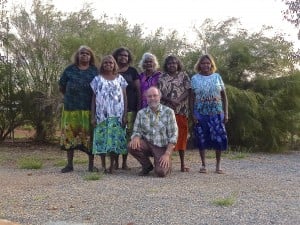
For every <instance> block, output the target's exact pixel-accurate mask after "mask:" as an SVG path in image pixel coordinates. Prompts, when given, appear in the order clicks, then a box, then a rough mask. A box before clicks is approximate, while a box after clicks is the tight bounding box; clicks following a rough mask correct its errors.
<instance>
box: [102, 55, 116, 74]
mask: <svg viewBox="0 0 300 225" xmlns="http://www.w3.org/2000/svg"><path fill="white" fill-rule="evenodd" d="M102 66H103V70H104V71H107V72H112V71H113V70H114V68H115V64H114V61H113V60H112V59H111V58H106V59H104V60H103V63H102Z"/></svg>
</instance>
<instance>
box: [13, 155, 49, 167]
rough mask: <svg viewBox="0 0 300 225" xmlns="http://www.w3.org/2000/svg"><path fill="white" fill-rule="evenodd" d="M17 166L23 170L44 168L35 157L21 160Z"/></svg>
mask: <svg viewBox="0 0 300 225" xmlns="http://www.w3.org/2000/svg"><path fill="white" fill-rule="evenodd" d="M17 164H18V166H19V168H21V169H41V168H42V166H43V162H42V161H41V160H40V159H38V158H35V157H25V158H21V159H19V160H18V162H17Z"/></svg>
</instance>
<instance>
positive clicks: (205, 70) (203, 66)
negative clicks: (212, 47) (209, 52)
mask: <svg viewBox="0 0 300 225" xmlns="http://www.w3.org/2000/svg"><path fill="white" fill-rule="evenodd" d="M200 70H201V73H202V74H205V75H210V74H211V62H210V60H209V59H208V58H204V59H203V60H202V61H201V62H200Z"/></svg>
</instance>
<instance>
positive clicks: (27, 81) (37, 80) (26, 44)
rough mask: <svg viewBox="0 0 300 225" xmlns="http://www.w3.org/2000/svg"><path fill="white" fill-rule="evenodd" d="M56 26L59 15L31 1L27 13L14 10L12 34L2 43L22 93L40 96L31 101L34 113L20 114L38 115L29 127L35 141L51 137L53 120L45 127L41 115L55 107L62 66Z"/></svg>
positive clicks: (24, 10) (59, 18)
mask: <svg viewBox="0 0 300 225" xmlns="http://www.w3.org/2000/svg"><path fill="white" fill-rule="evenodd" d="M60 23H61V14H60V13H57V12H55V11H54V7H53V5H42V3H41V1H40V0H34V1H33V5H32V8H31V13H28V12H27V11H26V9H25V7H22V6H19V8H18V9H17V8H15V11H14V14H13V15H12V16H11V24H12V26H13V28H14V32H12V33H11V34H10V36H9V40H8V42H7V44H6V47H7V48H8V49H9V52H10V55H11V57H12V58H13V59H14V60H15V61H16V64H17V65H18V66H17V68H18V70H17V71H16V73H18V74H22V75H24V77H23V78H24V79H23V80H22V82H21V85H22V89H23V90H24V91H25V92H26V94H30V93H35V92H37V93H41V95H42V96H43V98H42V99H41V98H33V99H31V100H32V101H33V102H36V103H37V104H38V105H39V108H36V110H37V111H36V112H35V113H31V112H28V114H27V115H24V117H25V118H26V117H27V118H31V116H32V114H36V115H39V117H35V118H39V119H40V120H39V121H38V120H34V121H33V125H34V127H35V128H36V140H40V141H41V140H46V139H47V136H51V135H52V134H53V132H52V130H53V128H52V127H51V126H55V123H54V121H55V117H53V123H51V122H50V123H48V124H46V123H45V121H43V120H44V119H45V120H47V119H46V118H44V117H43V116H42V115H45V113H44V112H45V111H47V110H49V109H50V108H51V109H52V110H54V108H55V107H53V106H54V105H53V104H56V102H57V95H58V87H57V86H58V85H57V80H58V74H59V73H60V72H61V70H62V66H63V65H64V64H65V63H64V60H63V58H62V54H60V52H61V51H62V50H61V47H60V42H59V41H58V40H59V37H60V36H59V35H60V34H61V32H62V28H61V26H60ZM32 96H36V95H32ZM24 113H26V110H25V111H24ZM50 114H52V113H50Z"/></svg>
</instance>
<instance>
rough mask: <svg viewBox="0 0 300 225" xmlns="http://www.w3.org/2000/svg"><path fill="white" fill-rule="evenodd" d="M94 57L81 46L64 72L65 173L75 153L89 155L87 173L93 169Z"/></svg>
mask: <svg viewBox="0 0 300 225" xmlns="http://www.w3.org/2000/svg"><path fill="white" fill-rule="evenodd" d="M97 73H98V72H97V67H96V65H95V55H94V53H93V51H92V50H91V48H89V47H88V46H81V47H80V48H79V49H78V50H77V51H76V52H75V54H74V55H73V62H72V64H71V65H69V66H68V67H67V68H66V69H65V70H64V71H63V73H62V75H61V77H60V80H59V88H60V92H61V93H62V94H63V95H64V107H63V112H62V117H61V143H60V145H61V148H62V149H63V150H66V151H67V160H68V162H67V165H66V166H65V167H64V168H63V169H62V170H61V172H62V173H67V172H71V171H73V157H74V150H75V149H78V150H81V151H83V152H85V153H87V154H88V156H89V166H88V170H89V171H93V170H94V155H93V154H92V150H91V143H92V128H91V124H90V121H91V101H92V96H93V92H92V89H91V87H90V82H91V81H92V80H93V79H94V77H95V76H96V75H97Z"/></svg>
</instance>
